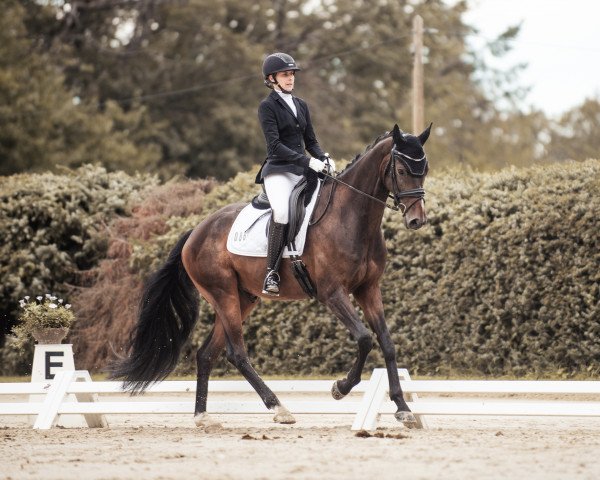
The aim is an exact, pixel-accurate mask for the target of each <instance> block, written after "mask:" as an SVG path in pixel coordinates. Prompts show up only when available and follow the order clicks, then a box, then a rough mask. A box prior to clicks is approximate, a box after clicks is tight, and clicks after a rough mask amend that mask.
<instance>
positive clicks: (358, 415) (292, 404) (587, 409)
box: [0, 369, 600, 430]
mask: <svg viewBox="0 0 600 480" xmlns="http://www.w3.org/2000/svg"><path fill="white" fill-rule="evenodd" d="M399 374H400V378H401V380H402V388H403V390H404V392H405V394H406V397H407V401H408V404H409V406H410V408H411V410H412V411H413V413H414V414H415V415H416V417H417V420H418V426H419V427H421V428H426V423H425V421H424V419H423V416H424V415H494V416H496V415H510V416H524V415H526V416H532V415H534V416H580V417H585V416H588V417H589V416H595V417H600V382H598V381H523V380H516V381H509V380H500V381H495V380H467V381H465V380H410V376H409V374H408V372H407V371H406V370H405V369H401V370H399ZM266 383H267V385H269V387H270V388H271V389H272V390H273V391H274V392H276V393H303V394H306V393H320V394H322V393H328V392H330V390H331V385H332V380H293V381H287V380H272V381H267V382H266ZM195 390H196V382H195V381H164V382H160V383H157V384H154V385H152V386H151V387H150V388H148V390H147V391H146V392H147V393H148V394H152V393H160V394H162V393H190V394H193V393H195ZM209 392H211V393H212V392H220V393H245V392H254V390H253V389H252V387H251V386H250V385H249V384H248V383H247V382H246V381H243V380H242V381H228V380H215V381H210V382H209ZM353 393H359V394H360V393H362V398H360V397H359V398H357V397H356V395H353V396H349V397H347V398H345V399H343V400H341V401H336V400H333V399H329V400H319V401H316V400H301V401H286V402H285V405H286V407H287V408H288V409H289V410H290V412H292V413H295V414H352V415H355V417H354V422H353V424H352V430H362V429H364V430H374V429H375V428H376V427H377V421H378V419H379V416H380V415H381V414H386V415H387V414H393V413H394V412H395V410H396V406H395V404H394V403H393V402H391V401H390V400H389V397H388V382H387V373H386V371H385V369H375V370H373V374H372V375H371V378H370V379H369V380H365V381H363V382H361V383H360V384H359V385H357V386H356V387H355V388H354V389H353ZM3 394H4V395H43V396H44V397H43V401H42V402H20V403H9V402H3V403H0V417H1V416H2V415H36V416H37V418H36V421H35V424H34V428H37V429H49V428H51V427H52V425H53V424H54V423H55V422H56V420H57V418H58V416H59V415H67V414H82V415H84V418H85V420H86V422H87V425H88V426H90V427H104V426H107V422H106V420H105V419H104V415H105V414H164V413H170V414H172V413H182V414H190V415H191V414H193V411H194V400H193V398H192V399H191V400H185V401H160V400H156V401H131V400H130V401H114V400H104V399H99V398H98V394H111V395H128V394H127V393H125V392H123V391H122V389H121V383H120V382H93V381H92V380H91V377H90V375H89V373H88V372H87V371H62V372H59V373H57V374H56V376H55V378H54V380H53V381H49V382H38V383H4V384H0V395H3ZM419 394H454V395H457V394H515V395H518V394H561V395H564V394H587V395H598V400H599V401H594V402H575V401H567V402H565V401H560V402H559V401H537V400H536V401H525V402H524V401H519V400H515V399H513V398H510V399H506V400H504V399H503V400H489V401H488V400H487V399H485V400H482V399H480V398H475V399H461V400H459V401H457V400H456V399H455V398H452V399H446V398H444V399H430V400H421V399H419V397H418V395H419ZM69 397H71V398H73V397H74V398H75V399H76V401H68V398H69ZM138 398H139V399H143V398H144V397H143V396H140V397H138ZM208 411H209V412H211V413H226V414H260V413H272V412H269V411H268V410H267V409H266V407H265V406H264V404H263V403H262V402H261V401H260V399H258V398H257V399H256V400H252V401H247V400H246V401H239V400H231V401H211V400H209V402H208Z"/></svg>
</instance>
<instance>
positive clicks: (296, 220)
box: [251, 174, 318, 250]
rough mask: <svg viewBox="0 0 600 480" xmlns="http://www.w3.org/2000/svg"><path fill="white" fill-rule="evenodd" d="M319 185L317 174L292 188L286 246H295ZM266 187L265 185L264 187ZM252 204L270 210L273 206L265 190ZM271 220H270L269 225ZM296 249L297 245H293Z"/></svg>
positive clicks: (260, 208)
mask: <svg viewBox="0 0 600 480" xmlns="http://www.w3.org/2000/svg"><path fill="white" fill-rule="evenodd" d="M317 185H318V177H317V175H316V174H315V175H308V178H304V179H302V180H301V181H300V182H298V184H297V185H296V186H295V187H294V189H293V190H292V193H291V194H290V200H289V207H288V208H289V216H288V218H289V222H290V223H289V227H288V231H287V236H286V239H285V244H286V246H288V247H290V246H292V247H293V244H294V240H295V238H296V237H297V236H298V232H299V231H300V227H302V222H303V221H304V216H305V215H306V207H307V206H308V204H309V203H310V201H311V199H312V196H313V194H314V192H315V190H316V188H317ZM263 188H264V187H263ZM251 203H252V206H253V207H254V208H256V209H258V210H268V209H270V208H271V203H270V202H269V197H268V196H267V193H266V192H265V191H264V190H263V191H262V192H261V193H260V194H259V195H256V196H255V197H254V198H253V199H252V202H251ZM270 224H271V221H269V225H270ZM293 248H294V250H295V247H293Z"/></svg>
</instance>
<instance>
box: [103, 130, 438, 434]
mask: <svg viewBox="0 0 600 480" xmlns="http://www.w3.org/2000/svg"><path fill="white" fill-rule="evenodd" d="M430 130H431V125H429V127H428V128H426V129H425V130H424V131H423V132H422V133H421V134H420V135H418V136H415V135H411V134H406V133H403V132H402V131H401V130H400V129H399V127H398V125H395V126H394V128H393V130H392V132H390V133H387V134H384V135H382V136H380V137H379V138H377V139H376V141H375V142H374V143H373V144H372V145H371V146H369V147H367V149H366V150H365V152H364V153H363V154H362V155H359V156H357V157H356V158H355V159H354V161H353V162H352V163H351V164H350V165H349V166H348V167H346V169H344V170H343V171H342V172H341V173H340V174H339V175H337V177H326V180H327V182H326V183H325V184H324V185H323V186H322V189H321V195H320V198H319V201H318V203H317V205H316V208H315V211H314V214H313V218H316V219H318V220H315V221H314V224H313V225H312V226H311V227H310V228H309V229H308V234H307V239H306V248H305V250H304V253H303V255H302V259H303V260H304V262H305V264H306V266H307V269H308V271H309V272H310V275H311V278H312V280H313V283H314V286H315V287H316V291H317V294H316V298H317V300H318V301H319V302H321V303H323V304H324V305H326V306H327V307H328V308H329V309H330V310H331V312H333V314H334V315H335V316H336V317H337V318H338V319H339V320H340V321H341V322H342V323H343V324H344V325H345V326H346V328H347V329H348V330H349V331H350V334H351V335H352V337H353V339H354V340H355V341H356V344H357V356H356V360H355V361H354V364H353V365H352V367H351V368H350V370H349V372H348V374H347V376H346V377H345V378H343V379H341V380H337V381H335V382H334V384H333V387H332V395H333V397H334V398H335V399H338V400H339V399H341V398H343V397H344V396H345V395H347V394H348V393H349V392H350V390H351V389H352V388H353V387H354V386H356V385H357V384H358V383H359V382H360V380H361V372H362V369H363V366H364V364H365V360H366V358H367V355H368V353H369V352H370V351H371V349H372V348H373V339H372V336H371V333H370V331H369V330H368V329H367V328H366V326H365V325H364V324H363V322H362V321H361V320H360V318H359V316H358V314H357V312H356V310H355V308H354V306H353V304H352V300H351V298H350V295H352V296H353V297H354V299H356V301H357V302H358V304H359V306H360V307H361V308H362V310H363V313H364V317H365V319H366V321H367V322H368V324H369V326H370V327H371V329H372V330H373V331H374V332H375V334H376V337H377V341H378V342H379V345H380V347H381V349H382V351H383V356H384V359H385V364H386V368H387V373H388V379H389V386H390V390H389V395H390V398H391V400H392V401H394V402H395V403H396V406H397V412H396V414H395V416H396V419H397V420H398V421H400V422H402V423H403V424H404V425H406V426H408V427H412V426H414V425H415V424H416V419H415V417H414V415H413V414H412V413H411V412H410V409H409V407H408V405H407V404H406V402H405V401H404V398H403V394H402V389H401V387H400V381H399V377H398V369H397V364H396V351H395V347H394V345H393V343H392V339H391V336H390V333H389V330H388V328H387V325H386V323H385V318H384V309H383V302H382V296H381V290H380V287H379V282H380V279H381V276H382V275H383V271H384V267H385V263H386V253H387V251H386V247H385V240H384V237H383V233H382V230H381V222H382V218H383V213H384V209H385V208H386V205H387V204H386V202H387V199H388V198H389V197H390V196H391V197H392V198H393V200H394V205H395V207H396V209H399V210H401V212H402V214H403V217H404V224H405V226H406V227H407V228H409V229H418V228H420V227H421V226H423V225H424V224H425V223H426V222H427V217H426V213H425V203H424V195H425V191H424V189H423V182H424V180H425V176H426V175H427V172H428V170H429V167H428V163H427V158H426V156H425V153H424V150H423V145H424V144H425V142H426V141H427V138H428V137H429V133H430ZM390 192H391V194H390ZM245 205H246V204H244V203H236V204H232V205H228V206H226V207H224V208H222V209H220V210H219V211H217V212H215V213H213V214H211V215H210V216H208V217H207V218H206V219H205V220H203V221H202V222H201V223H200V224H199V225H198V226H196V228H194V229H193V230H191V231H189V232H187V233H185V234H184V235H183V236H182V237H181V238H180V239H179V240H178V242H177V244H176V245H175V247H174V248H173V250H172V251H171V253H170V254H169V257H168V259H167V260H166V262H165V264H164V265H163V266H162V267H161V268H160V269H159V270H158V271H156V272H155V273H154V274H153V275H152V276H151V277H150V278H149V279H148V281H147V282H146V284H145V287H144V291H143V294H142V298H141V301H140V308H139V312H138V318H137V323H136V326H135V328H134V329H133V330H132V332H131V334H130V338H129V344H128V352H129V354H128V356H126V357H125V358H122V359H120V360H118V361H116V362H115V363H113V364H112V366H111V378H115V379H122V380H123V381H124V383H123V385H124V389H127V390H130V391H132V392H134V393H135V392H142V391H144V390H145V389H146V388H147V387H148V386H149V385H150V384H151V383H153V382H157V381H160V380H163V379H164V378H165V377H166V376H167V375H168V374H169V373H171V372H172V371H173V369H174V368H175V365H176V363H177V361H178V358H179V354H180V352H181V349H182V346H183V344H184V342H185V341H186V340H187V338H188V337H189V335H190V333H191V330H192V328H193V326H194V324H195V322H196V320H197V318H198V309H199V297H198V292H199V293H200V295H202V296H203V297H204V298H205V299H206V300H207V301H208V302H209V303H210V305H211V306H212V308H213V309H214V311H215V314H216V315H215V322H214V325H213V327H212V330H211V332H210V334H209V335H208V337H207V338H206V340H205V341H204V343H203V344H202V346H201V347H200V348H199V349H198V352H197V356H196V362H197V388H196V403H195V413H194V421H195V423H196V425H198V426H200V427H208V426H212V425H214V424H215V423H216V422H215V421H214V420H213V419H212V418H211V417H210V416H209V415H208V414H207V412H206V404H207V396H208V379H209V375H210V372H211V369H212V367H213V365H214V363H215V361H216V360H217V359H218V357H219V356H220V355H221V354H222V352H223V350H226V356H227V359H228V361H229V362H231V363H232V364H233V365H234V366H235V367H236V368H237V369H238V370H239V371H240V373H241V374H242V375H243V376H244V378H246V380H247V381H248V382H249V383H250V384H251V385H252V387H253V388H254V389H255V390H256V392H257V393H258V395H259V396H260V397H261V399H262V401H263V402H264V404H265V405H266V407H267V408H268V409H269V410H271V411H273V412H274V414H275V415H274V418H273V420H274V421H275V422H278V423H294V422H295V419H294V417H293V416H292V415H291V413H290V412H289V411H288V410H287V409H286V408H285V407H284V406H283V405H282V404H281V402H280V401H279V399H278V398H277V397H276V396H275V394H274V393H273V392H272V391H271V389H270V388H269V387H268V386H267V385H266V384H265V383H264V382H263V380H262V379H261V378H260V377H259V375H258V373H257V372H256V371H255V370H254V368H253V367H252V365H251V363H250V360H249V358H248V353H247V351H246V347H245V345H244V339H243V336H242V324H243V322H244V320H245V319H246V318H247V317H248V315H249V314H250V312H251V311H252V309H253V307H254V306H255V305H256V304H257V301H256V300H257V299H258V298H259V297H266V296H265V295H263V294H262V280H263V278H262V277H263V276H264V275H262V274H263V272H264V270H265V259H264V258H256V257H245V256H239V255H235V254H233V253H230V252H228V250H227V248H226V242H227V236H228V233H229V231H230V229H231V226H232V223H233V221H234V220H235V218H236V216H237V215H238V213H239V212H240V210H241V209H242V208H243V207H244V206H245ZM280 275H281V293H280V296H279V297H277V298H274V297H268V298H269V299H270V300H273V299H275V300H284V301H285V300H301V299H307V298H308V295H307V294H306V293H305V292H304V291H303V290H302V288H301V287H300V285H299V283H298V282H297V281H296V279H295V278H294V276H293V274H292V272H291V268H290V264H289V259H284V260H283V262H282V265H281V267H280Z"/></svg>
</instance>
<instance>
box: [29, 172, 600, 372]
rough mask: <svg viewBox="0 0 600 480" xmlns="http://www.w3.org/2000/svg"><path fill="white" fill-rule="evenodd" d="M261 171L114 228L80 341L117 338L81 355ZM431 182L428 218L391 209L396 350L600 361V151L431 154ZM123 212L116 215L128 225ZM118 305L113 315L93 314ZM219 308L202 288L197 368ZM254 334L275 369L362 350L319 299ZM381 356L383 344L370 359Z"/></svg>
mask: <svg viewBox="0 0 600 480" xmlns="http://www.w3.org/2000/svg"><path fill="white" fill-rule="evenodd" d="M254 174H255V171H252V172H248V173H243V174H239V175H238V176H237V177H235V178H234V179H232V180H231V181H230V182H228V183H227V184H223V185H220V186H217V187H215V188H213V187H212V186H207V187H206V188H205V189H204V191H203V193H202V195H203V196H202V198H201V201H200V199H199V198H200V197H198V193H197V192H196V194H195V196H193V193H192V191H191V190H194V189H193V188H192V189H190V188H189V186H188V187H187V190H185V189H183V190H182V193H181V194H179V195H178V198H177V202H179V203H181V204H183V203H185V202H186V198H189V200H188V202H195V203H197V204H198V206H197V208H196V209H195V210H189V211H187V212H184V213H180V214H179V213H171V214H169V215H166V216H165V214H164V213H161V215H162V217H161V218H163V220H161V222H163V223H161V225H163V227H164V228H163V227H161V231H165V230H166V233H157V234H154V235H152V236H150V237H149V238H136V237H135V235H134V234H133V233H130V235H129V236H126V237H119V238H118V239H117V240H119V241H120V242H121V243H123V242H126V243H127V246H126V247H122V248H119V249H118V252H117V253H118V255H117V254H115V255H116V256H115V257H114V258H112V259H111V260H109V261H106V262H103V263H102V264H101V265H104V264H106V265H109V266H110V268H107V269H106V271H104V273H102V274H101V275H100V277H102V278H103V282H104V285H110V288H111V289H112V290H102V288H106V287H102V284H101V283H100V282H98V283H96V284H94V285H92V287H91V288H90V289H87V290H86V294H87V295H88V297H93V298H94V302H95V303H93V304H92V303H88V304H87V307H86V308H84V305H83V303H81V302H83V300H81V302H80V303H79V304H78V301H79V300H78V299H77V298H75V302H74V306H75V309H76V310H75V311H76V312H77V311H78V310H77V309H78V308H79V311H80V312H82V315H83V316H85V318H82V319H81V323H80V325H84V326H86V325H87V327H88V328H87V330H86V328H83V329H80V330H76V332H75V334H74V335H73V341H74V343H75V349H76V351H79V352H85V351H86V350H88V351H90V346H91V345H92V344H93V342H96V344H97V343H98V342H100V343H105V344H106V345H110V348H106V347H104V348H103V352H106V353H104V354H102V355H95V356H94V358H93V359H90V358H85V357H79V358H80V359H81V360H80V363H79V364H78V367H79V368H93V369H96V370H97V369H102V368H103V367H104V366H105V365H106V364H107V363H108V357H109V356H110V355H113V353H112V351H113V350H114V351H117V352H119V351H120V348H122V346H123V343H124V341H125V337H126V336H125V335H124V333H123V332H126V331H128V330H130V328H131V326H132V322H133V314H132V312H133V311H134V309H135V305H136V304H137V301H138V299H137V298H134V297H135V296H136V295H129V296H127V295H121V296H120V297H119V298H120V301H119V305H118V308H115V305H114V301H115V300H114V296H113V295H110V294H106V293H105V292H109V291H132V288H133V287H131V286H132V285H133V286H137V285H139V281H140V279H142V278H144V277H145V276H146V275H147V274H148V273H149V272H150V271H152V270H153V269H155V268H156V267H157V266H159V265H160V264H161V263H162V262H163V261H164V260H165V258H166V256H167V254H168V252H169V250H170V249H171V248H172V246H173V245H174V244H175V242H176V240H177V238H178V237H179V236H180V234H181V233H182V232H184V231H185V230H186V229H188V228H191V227H193V226H195V225H196V224H197V223H198V222H199V221H200V220H201V219H202V218H203V217H204V216H206V215H207V214H209V213H210V212H212V211H214V210H216V209H217V208H220V207H221V206H223V205H225V204H228V203H231V202H234V201H240V200H249V199H250V198H251V197H252V196H253V195H254V194H256V193H257V190H258V189H257V186H256V185H254V183H253V178H254ZM161 188H162V187H161ZM426 190H427V209H428V215H429V224H428V225H427V226H426V227H424V228H423V229H421V230H419V231H417V232H412V231H408V230H407V229H406V228H405V227H404V225H403V222H402V217H401V216H400V215H399V214H397V213H393V212H387V213H386V214H385V217H384V221H383V229H384V233H385V237H386V242H387V246H388V250H389V257H388V265H387V269H386V272H385V275H384V278H383V280H382V290H383V297H384V304H385V310H386V318H387V322H388V325H389V327H390V330H391V332H392V336H393V339H394V342H395V344H396V346H397V352H398V359H399V364H400V365H401V366H405V367H408V368H409V369H410V370H411V372H414V373H416V374H445V373H450V372H452V373H457V372H462V373H473V374H479V375H481V374H491V375H500V374H509V375H535V374H539V375H543V374H545V373H551V374H552V375H557V374H559V375H561V374H562V375H565V376H569V375H575V374H587V375H597V374H600V304H599V302H600V300H599V299H600V291H599V284H600V273H599V271H598V265H600V240H599V238H598V237H599V235H598V232H600V219H599V216H598V212H600V162H599V161H597V160H588V161H585V162H568V163H563V164H554V165H543V166H537V167H531V168H527V169H509V170H504V171H501V172H498V173H493V174H480V173H475V172H461V171H458V170H450V171H442V172H440V171H436V170H435V165H433V168H432V174H431V177H430V178H428V179H427V182H426ZM186 191H189V192H188V193H185V192H186ZM186 195H189V197H186ZM127 196H129V195H127ZM145 198H147V196H146V197H145ZM160 198H163V197H160ZM165 201H169V199H168V198H167V197H165ZM155 202H156V201H155ZM162 202H163V201H162V200H161V203H162ZM145 205H147V204H145V203H144V202H142V203H140V205H139V206H138V207H136V211H138V212H143V211H144V208H147V207H145ZM126 221H128V220H127V219H126V218H125V219H123V218H121V219H119V220H118V222H117V223H118V224H119V225H120V228H124V227H123V224H124V222H126ZM132 221H133V220H132ZM135 221H136V222H138V223H139V222H140V221H141V220H140V219H139V218H138V219H137V220H135ZM129 230H130V232H135V228H133V227H131V228H129ZM113 240H115V239H114V238H113ZM113 240H111V239H110V238H109V239H107V240H106V241H107V242H109V243H110V242H112V243H115V242H113ZM117 257H118V258H117ZM111 262H112V263H111ZM111 275H112V276H111ZM136 288H137V287H136ZM128 289H129V290H128ZM137 291H139V289H138V290H137ZM27 293H29V292H27ZM81 298H83V296H82V297H81ZM109 309H110V310H111V311H112V312H113V313H112V314H111V316H110V318H108V317H107V318H106V319H105V318H104V317H103V318H102V319H98V318H96V317H95V316H94V312H103V311H107V310H109ZM212 321H213V313H212V311H211V309H210V307H209V306H208V305H207V304H206V302H204V301H202V303H201V313H200V322H199V325H198V328H197V329H196V330H195V331H194V333H193V335H192V339H191V341H190V342H189V344H188V346H187V347H186V349H185V352H184V357H185V358H184V359H182V361H181V362H180V364H179V367H178V371H179V372H180V373H184V372H186V373H187V372H192V371H194V369H195V362H194V358H195V357H194V354H195V350H196V349H197V347H198V346H199V344H200V343H201V342H202V341H203V339H204V337H205V335H206V334H207V332H208V330H209V329H210V327H211V324H212ZM100 325H101V326H102V328H101V330H102V336H100V337H99V334H98V327H99V326H100ZM94 327H95V328H94ZM86 331H87V332H88V334H86ZM245 339H246V343H247V346H248V349H249V351H250V354H251V357H252V360H253V363H254V364H255V366H256V367H257V369H258V370H259V371H260V372H261V373H264V374H290V373H304V374H309V373H313V374H323V375H329V374H332V373H337V372H342V371H346V370H347V369H348V368H349V367H350V365H351V364H352V362H353V360H354V356H355V350H356V348H355V345H354V343H353V342H352V341H351V340H350V339H349V335H348V333H347V332H346V330H345V329H344V328H343V327H342V326H341V325H340V324H339V322H337V320H335V318H334V317H333V315H331V314H330V313H329V312H328V311H327V310H326V309H324V308H323V307H322V306H320V305H318V304H317V303H316V302H315V301H308V302H291V303H283V302H275V301H264V302H262V303H261V304H260V305H259V306H258V307H257V308H256V309H255V310H254V312H253V313H252V315H251V316H250V318H249V319H248V321H247V322H246V326H245ZM94 348H96V347H94ZM382 365H383V360H382V356H381V353H380V352H379V350H378V349H377V350H374V351H373V353H371V355H370V356H369V360H368V364H367V368H372V367H375V366H382ZM225 370H228V371H229V372H232V371H233V370H232V369H231V367H229V366H228V365H226V363H225V361H222V362H221V363H220V364H219V365H218V367H217V369H216V372H223V371H225Z"/></svg>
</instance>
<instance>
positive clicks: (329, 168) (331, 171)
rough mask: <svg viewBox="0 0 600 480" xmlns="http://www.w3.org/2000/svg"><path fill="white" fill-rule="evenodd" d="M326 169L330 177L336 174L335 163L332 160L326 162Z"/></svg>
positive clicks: (328, 159)
mask: <svg viewBox="0 0 600 480" xmlns="http://www.w3.org/2000/svg"><path fill="white" fill-rule="evenodd" d="M325 168H327V173H328V174H329V175H333V174H334V173H335V162H334V161H333V160H332V159H331V158H327V160H325Z"/></svg>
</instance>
